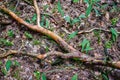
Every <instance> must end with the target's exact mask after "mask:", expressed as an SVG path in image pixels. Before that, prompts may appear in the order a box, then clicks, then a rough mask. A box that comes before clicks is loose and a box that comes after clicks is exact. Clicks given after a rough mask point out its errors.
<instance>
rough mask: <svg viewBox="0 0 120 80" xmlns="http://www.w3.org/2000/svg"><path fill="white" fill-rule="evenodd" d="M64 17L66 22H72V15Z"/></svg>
mask: <svg viewBox="0 0 120 80" xmlns="http://www.w3.org/2000/svg"><path fill="white" fill-rule="evenodd" d="M64 19H65V20H66V22H69V23H70V21H71V19H70V16H68V15H66V16H65V17H64Z"/></svg>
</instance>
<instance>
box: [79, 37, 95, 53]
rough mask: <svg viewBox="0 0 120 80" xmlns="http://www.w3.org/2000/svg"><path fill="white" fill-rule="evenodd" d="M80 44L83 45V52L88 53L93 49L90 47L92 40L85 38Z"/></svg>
mask: <svg viewBox="0 0 120 80" xmlns="http://www.w3.org/2000/svg"><path fill="white" fill-rule="evenodd" d="M79 46H82V50H81V51H82V52H84V51H85V52H86V53H88V51H90V50H92V49H93V48H91V47H90V41H89V40H87V39H84V40H83V41H82V43H80V45H79Z"/></svg>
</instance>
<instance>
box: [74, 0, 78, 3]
mask: <svg viewBox="0 0 120 80" xmlns="http://www.w3.org/2000/svg"><path fill="white" fill-rule="evenodd" d="M72 1H73V2H74V3H78V2H79V1H80V0H72Z"/></svg>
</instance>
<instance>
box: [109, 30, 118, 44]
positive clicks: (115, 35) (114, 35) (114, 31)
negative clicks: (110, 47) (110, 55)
mask: <svg viewBox="0 0 120 80" xmlns="http://www.w3.org/2000/svg"><path fill="white" fill-rule="evenodd" d="M110 32H111V34H112V41H113V42H115V41H116V39H117V37H118V33H117V30H116V29H114V28H111V29H110Z"/></svg>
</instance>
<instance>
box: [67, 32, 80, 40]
mask: <svg viewBox="0 0 120 80" xmlns="http://www.w3.org/2000/svg"><path fill="white" fill-rule="evenodd" d="M77 34H78V31H74V32H73V33H71V34H70V35H69V36H68V39H69V40H70V39H72V38H74V37H75V36H76V35H77Z"/></svg>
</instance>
